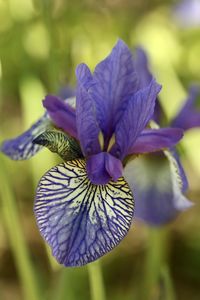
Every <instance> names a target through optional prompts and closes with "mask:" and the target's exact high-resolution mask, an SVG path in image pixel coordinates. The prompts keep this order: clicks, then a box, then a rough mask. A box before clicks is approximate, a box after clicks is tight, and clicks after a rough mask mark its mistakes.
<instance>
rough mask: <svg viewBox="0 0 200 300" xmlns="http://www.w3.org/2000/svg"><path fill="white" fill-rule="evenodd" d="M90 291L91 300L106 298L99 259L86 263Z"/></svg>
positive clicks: (104, 299)
mask: <svg viewBox="0 0 200 300" xmlns="http://www.w3.org/2000/svg"><path fill="white" fill-rule="evenodd" d="M87 268H88V275H89V282H90V293H91V299H92V300H106V296H105V290H104V283H103V276H102V271H101V266H100V263H99V261H95V262H93V263H90V264H88V265H87Z"/></svg>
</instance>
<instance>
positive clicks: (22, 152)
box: [0, 113, 51, 160]
mask: <svg viewBox="0 0 200 300" xmlns="http://www.w3.org/2000/svg"><path fill="white" fill-rule="evenodd" d="M50 126H51V120H50V119H49V117H48V116H47V114H46V113H45V114H44V115H43V116H42V117H41V118H40V119H39V120H38V121H37V122H36V123H34V124H33V125H32V126H31V128H29V129H28V130H27V131H25V132H24V133H22V134H21V135H20V136H18V137H16V138H14V139H10V140H6V141H4V142H3V143H2V145H1V146H0V151H1V152H3V153H4V154H5V155H7V156H9V157H10V158H11V159H13V160H25V159H29V158H31V157H32V156H33V155H35V154H36V153H37V152H38V151H39V150H41V149H42V148H43V147H42V146H40V145H36V144H34V143H33V140H34V139H35V138H36V137H37V136H38V135H39V134H41V133H42V132H44V131H45V130H46V129H47V128H48V127H50Z"/></svg>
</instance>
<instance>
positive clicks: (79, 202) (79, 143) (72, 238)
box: [2, 40, 182, 266]
mask: <svg viewBox="0 0 200 300" xmlns="http://www.w3.org/2000/svg"><path fill="white" fill-rule="evenodd" d="M76 76H77V89H76V108H74V107H73V106H72V105H71V103H69V101H68V99H67V100H66V101H62V100H61V99H59V98H58V97H56V96H51V95H49V96H47V97H46V98H45V100H44V101H43V105H44V107H45V108H46V111H47V112H46V114H47V117H48V120H49V122H50V124H51V126H53V125H54V126H56V129H52V128H53V127H48V128H47V129H46V130H45V131H44V132H43V133H41V134H39V135H38V136H37V137H36V138H34V139H33V140H32V141H31V143H32V144H39V145H44V146H47V147H48V148H49V149H50V150H51V151H53V152H57V153H58V154H59V155H60V156H61V157H62V158H63V160H64V162H63V163H61V164H59V165H57V166H55V167H53V168H52V169H50V170H49V171H48V172H47V173H46V174H45V175H44V176H43V177H42V178H41V180H40V182H39V185H38V188H37V195H36V200H35V215H36V219H37V224H38V227H39V229H40V232H41V234H42V236H43V237H44V239H45V240H46V241H47V242H48V244H49V245H50V247H51V248H52V252H53V255H54V256H55V257H56V259H57V260H58V262H59V263H61V264H64V265H65V266H81V265H84V264H86V263H89V262H91V261H93V260H96V259H98V258H99V257H101V256H102V255H104V254H105V253H107V252H108V251H110V250H111V249H113V248H114V247H115V246H116V245H118V244H119V242H120V241H121V240H122V239H123V237H124V236H125V235H126V234H127V232H128V230H129V228H130V226H131V223H132V219H133V213H134V199H133V194H134V189H135V187H134V186H133V188H132V186H131V189H130V187H129V185H128V183H127V181H126V178H124V177H123V166H124V165H125V164H126V163H127V162H128V161H129V158H131V157H132V158H134V157H137V155H138V154H142V153H148V152H154V151H160V150H162V149H165V148H171V147H172V146H174V145H175V144H176V143H177V142H178V141H179V140H180V139H181V137H182V130H181V129H176V128H161V129H151V128H149V127H147V126H148V124H149V121H150V120H151V119H152V117H153V114H154V108H155V101H156V97H157V94H158V93H159V91H160V89H161V87H160V85H159V84H157V83H156V81H155V80H154V79H153V78H152V76H151V78H150V80H149V82H148V83H147V84H143V85H141V84H140V74H138V73H137V68H136V66H135V62H134V61H133V57H132V53H131V52H130V50H129V49H128V47H127V46H126V44H125V43H124V42H123V41H122V40H119V41H118V42H117V44H116V45H115V47H114V48H113V50H112V52H111V53H110V55H109V56H108V57H107V58H106V59H104V60H103V61H102V62H100V63H99V64H98V65H97V66H96V68H95V70H94V73H93V74H92V73H91V72H90V70H89V68H88V67H87V66H86V65H85V64H80V65H79V66H78V67H77V69H76ZM35 126H36V125H35ZM58 128H59V129H58ZM32 132H33V130H32V129H31V134H32ZM33 135H34V134H32V136H33ZM26 136H27V133H26ZM18 141H19V140H17V139H16V140H15V143H18ZM6 143H7V145H8V143H9V141H7V142H6ZM29 143H30V140H29ZM3 145H5V144H3ZM22 148H23V147H22ZM2 149H3V152H4V153H5V154H7V153H8V152H9V151H8V146H7V151H4V149H5V147H4V146H3V147H2ZM18 149H19V151H20V147H18ZM23 150H24V149H22V151H23ZM177 190H178V188H177Z"/></svg>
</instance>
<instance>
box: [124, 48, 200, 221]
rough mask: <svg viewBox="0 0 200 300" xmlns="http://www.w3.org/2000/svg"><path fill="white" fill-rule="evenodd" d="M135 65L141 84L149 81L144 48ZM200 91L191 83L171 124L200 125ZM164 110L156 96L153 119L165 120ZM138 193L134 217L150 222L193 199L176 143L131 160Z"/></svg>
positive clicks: (131, 180)
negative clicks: (198, 104)
mask: <svg viewBox="0 0 200 300" xmlns="http://www.w3.org/2000/svg"><path fill="white" fill-rule="evenodd" d="M136 62H137V63H136V66H137V70H138V71H139V72H140V82H141V86H143V85H145V84H148V83H149V82H150V80H151V73H150V71H149V68H148V59H147V55H146V53H145V52H144V50H143V49H141V48H138V49H137V51H136ZM199 93H200V89H199V87H198V86H193V87H191V89H190V91H189V96H188V99H186V101H185V103H184V105H183V107H182V108H181V110H180V111H179V112H178V113H177V116H176V117H175V118H174V119H173V120H172V121H171V123H170V124H169V126H170V127H177V128H182V129H183V130H187V129H189V128H193V127H196V126H200V112H198V111H197V110H196V109H195V105H194V104H195V101H196V100H197V96H198V94H199ZM163 117H164V112H163V110H162V107H161V106H160V104H159V100H158V99H157V100H156V105H155V110H154V116H153V119H154V120H156V122H158V123H162V121H163V120H162V119H163ZM124 176H125V177H126V179H127V181H128V183H129V185H130V187H131V188H133V189H134V196H135V206H136V208H135V217H136V218H138V219H140V220H142V221H144V222H145V223H147V224H148V225H151V226H160V225H163V224H165V223H168V222H169V221H172V220H173V219H174V218H175V217H176V216H177V215H178V213H179V212H181V211H184V210H185V209H187V208H189V207H190V206H191V205H192V203H191V202H190V201H189V200H188V199H187V198H186V197H185V196H184V193H185V192H186V190H187V188H188V182H187V178H186V175H185V172H184V170H183V167H182V165H181V162H180V158H179V155H178V153H177V151H176V149H175V148H174V147H172V148H170V149H168V150H166V149H165V151H162V152H155V153H151V154H148V155H145V156H140V157H139V158H138V159H137V160H133V161H131V162H130V164H128V165H127V166H126V168H125V171H124Z"/></svg>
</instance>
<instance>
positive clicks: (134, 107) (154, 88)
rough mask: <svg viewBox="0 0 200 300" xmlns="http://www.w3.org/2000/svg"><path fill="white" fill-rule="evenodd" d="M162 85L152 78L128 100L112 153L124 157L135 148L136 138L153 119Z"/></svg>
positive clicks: (116, 131) (119, 123)
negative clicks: (145, 86)
mask: <svg viewBox="0 0 200 300" xmlns="http://www.w3.org/2000/svg"><path fill="white" fill-rule="evenodd" d="M160 89H161V86H160V85H159V84H157V83H156V81H155V80H152V81H151V83H150V84H149V86H148V87H147V88H145V89H142V90H140V91H138V92H137V93H136V94H135V95H134V96H133V97H132V98H131V99H130V100H129V102H128V104H127V107H126V110H125V111H124V113H123V115H122V116H121V119H120V120H119V122H118V123H117V126H116V130H115V145H114V146H113V147H112V149H111V151H110V152H111V154H112V155H114V156H116V157H118V158H119V159H121V160H122V159H123V158H124V157H125V156H126V155H127V154H128V153H130V149H132V148H133V146H134V143H135V142H136V139H137V138H138V136H139V135H140V133H141V132H142V130H143V129H144V128H145V126H146V125H147V123H148V122H149V120H150V119H151V117H152V115H153V112H154V106H155V101H156V96H157V94H158V93H159V91H160Z"/></svg>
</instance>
